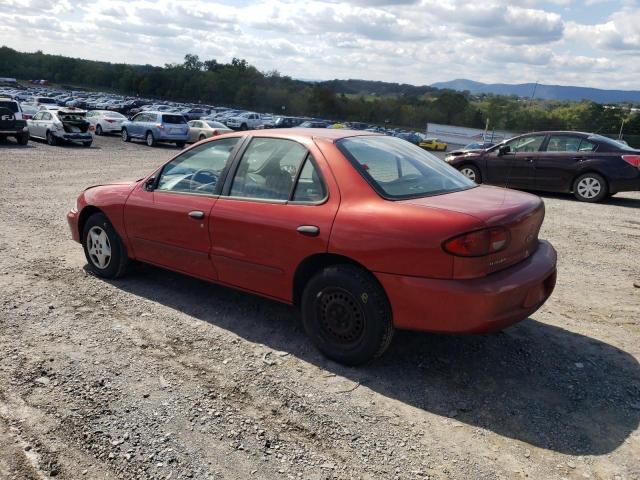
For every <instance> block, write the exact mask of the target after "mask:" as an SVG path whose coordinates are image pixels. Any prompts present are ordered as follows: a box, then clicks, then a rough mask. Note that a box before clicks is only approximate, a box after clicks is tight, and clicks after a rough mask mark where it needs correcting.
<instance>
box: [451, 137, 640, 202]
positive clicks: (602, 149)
mask: <svg viewBox="0 0 640 480" xmlns="http://www.w3.org/2000/svg"><path fill="white" fill-rule="evenodd" d="M447 162H448V163H449V164H450V165H451V166H453V167H455V168H457V169H458V170H460V171H461V172H462V173H463V174H465V175H466V176H467V177H469V178H470V179H472V180H474V181H475V182H476V183H488V184H493V185H499V186H503V187H513V188H521V189H530V190H543V191H548V192H573V194H574V195H575V197H576V198H577V199H578V200H581V201H584V202H599V201H601V200H603V199H605V198H607V197H610V196H611V195H614V194H616V193H617V192H626V191H634V190H640V150H638V149H634V148H632V147H630V146H628V145H626V144H625V143H623V142H619V141H617V140H612V139H611V138H607V137H603V136H602V135H596V134H592V133H582V132H535V133H528V134H526V135H520V136H518V137H515V138H512V139H510V140H507V141H504V142H502V143H499V144H498V145H496V146H494V147H492V148H490V149H488V150H484V151H479V152H469V153H466V154H464V155H460V156H457V157H454V158H447Z"/></svg>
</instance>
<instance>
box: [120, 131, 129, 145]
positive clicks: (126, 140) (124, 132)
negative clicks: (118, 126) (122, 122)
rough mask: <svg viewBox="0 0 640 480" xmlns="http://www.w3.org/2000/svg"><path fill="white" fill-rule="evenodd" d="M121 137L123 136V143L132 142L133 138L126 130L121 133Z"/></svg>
mask: <svg viewBox="0 0 640 480" xmlns="http://www.w3.org/2000/svg"><path fill="white" fill-rule="evenodd" d="M120 134H121V136H122V141H123V142H130V141H131V137H130V136H129V131H128V130H127V129H126V128H123V129H122V132H120Z"/></svg>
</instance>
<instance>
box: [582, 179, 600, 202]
mask: <svg viewBox="0 0 640 480" xmlns="http://www.w3.org/2000/svg"><path fill="white" fill-rule="evenodd" d="M601 190H602V185H600V181H599V180H598V179H597V178H593V177H585V178H583V179H582V180H580V181H579V182H578V194H579V195H580V196H581V197H583V198H595V197H597V196H598V194H599V193H600V191H601Z"/></svg>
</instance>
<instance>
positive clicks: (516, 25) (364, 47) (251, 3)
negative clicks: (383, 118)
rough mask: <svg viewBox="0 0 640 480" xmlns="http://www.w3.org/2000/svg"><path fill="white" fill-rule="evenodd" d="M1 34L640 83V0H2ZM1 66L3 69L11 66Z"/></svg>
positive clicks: (28, 41)
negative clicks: (471, 0)
mask: <svg viewBox="0 0 640 480" xmlns="http://www.w3.org/2000/svg"><path fill="white" fill-rule="evenodd" d="M0 45H6V46H9V47H12V48H15V49H16V50H20V51H36V50H42V51H43V52H45V53H52V54H61V55H68V56H72V57H81V58H87V59H92V60H103V61H110V62H119V63H136V64H152V65H164V64H166V63H181V62H182V60H183V58H184V55H185V54H186V53H193V54H196V55H198V56H199V57H200V59H202V60H208V59H216V60H218V61H219V62H228V61H230V60H231V58H233V57H239V58H243V59H246V60H247V61H248V62H249V63H251V64H252V65H255V66H256V67H257V68H258V69H260V70H262V71H271V70H278V71H279V72H280V73H282V74H283V75H289V76H291V77H294V78H300V79H308V80H328V79H333V78H340V79H346V78H357V79H365V80H382V81H389V82H399V83H411V84H415V85H425V84H431V83H434V82H438V81H447V80H453V79H456V78H468V79H471V80H476V81H482V82H490V83H491V82H500V83H524V82H536V81H539V82H541V83H548V84H559V85H576V86H586V87H599V88H620V89H633V90H636V89H640V61H639V60H640V0H618V1H608V0H584V1H577V0H546V1H537V0H521V1H517V0H515V1H505V0H486V1H485V0H475V1H473V2H466V1H458V0H351V1H338V0H312V1H304V0H236V1H232V0H211V1H209V0H154V1H147V0H127V1H121V0H99V1H95V0H92V1H84V0H0ZM0 76H2V72H0Z"/></svg>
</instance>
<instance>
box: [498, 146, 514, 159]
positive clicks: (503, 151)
mask: <svg viewBox="0 0 640 480" xmlns="http://www.w3.org/2000/svg"><path fill="white" fill-rule="evenodd" d="M508 153H511V147H510V146H509V145H503V146H502V147H500V148H499V149H498V156H499V157H501V156H503V155H506V154H508Z"/></svg>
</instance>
